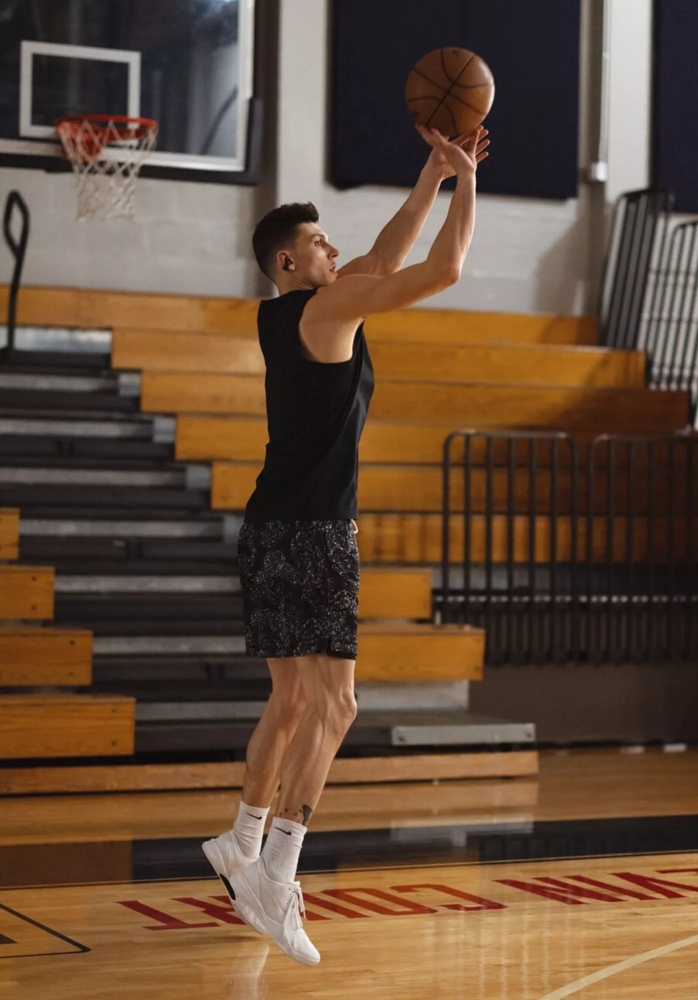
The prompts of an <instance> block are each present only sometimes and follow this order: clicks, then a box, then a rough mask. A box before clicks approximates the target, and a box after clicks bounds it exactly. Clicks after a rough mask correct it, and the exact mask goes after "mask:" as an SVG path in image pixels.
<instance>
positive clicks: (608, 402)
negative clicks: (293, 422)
mask: <svg viewBox="0 0 698 1000" xmlns="http://www.w3.org/2000/svg"><path fill="white" fill-rule="evenodd" d="M688 403H689V397H688V393H686V392H683V391H680V392H679V391H676V392H653V391H651V390H649V389H598V388H586V387H585V388H551V387H537V386H503V385H463V384H458V383H451V382H448V383H439V382H415V381H397V380H394V381H391V380H389V381H383V382H379V383H378V384H377V386H376V391H375V394H374V397H373V401H372V403H371V415H372V417H373V419H375V420H387V421H398V420H403V419H404V420H410V421H411V422H419V421H435V422H439V423H442V424H444V423H450V424H451V426H452V427H478V428H483V427H491V428H495V427H498V428H504V427H511V428H522V427H537V428H549V429H555V430H569V431H580V430H581V431H585V432H587V433H588V432H590V431H594V430H598V432H599V433H623V432H628V433H636V434H640V433H645V432H648V433H656V434H661V433H673V432H674V431H676V430H677V429H678V428H681V427H683V426H685V424H686V420H687V415H688ZM141 409H142V410H143V411H144V412H150V413H175V414H178V413H212V414H213V413H218V414H241V415H243V414H245V415H253V416H254V415H257V416H263V415H264V413H265V398H264V380H263V378H262V377H261V376H257V375H215V374H189V373H171V372H144V373H143V376H142V384H141Z"/></svg>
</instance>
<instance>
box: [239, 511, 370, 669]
mask: <svg viewBox="0 0 698 1000" xmlns="http://www.w3.org/2000/svg"><path fill="white" fill-rule="evenodd" d="M238 559H239V570H240V581H241V584H242V604H243V613H244V617H245V642H246V647H247V655H248V656H263V657H265V658H269V657H287V656H310V655H312V654H313V653H325V654H327V655H329V656H336V657H340V658H341V659H345V660H355V659H356V617H357V609H358V598H359V547H358V545H357V542H356V535H355V527H354V522H353V521H267V522H265V523H263V524H252V523H251V522H248V521H245V522H244V524H243V525H242V528H241V529H240V537H239V540H238Z"/></svg>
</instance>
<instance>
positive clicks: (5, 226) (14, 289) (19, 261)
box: [2, 191, 30, 352]
mask: <svg viewBox="0 0 698 1000" xmlns="http://www.w3.org/2000/svg"><path fill="white" fill-rule="evenodd" d="M15 209H17V210H18V211H19V215H20V218H21V226H20V230H19V238H18V239H15V236H14V234H13V232H12V221H13V220H12V216H13V213H14V211H15ZM29 229H30V214H29V206H28V205H27V203H26V201H25V200H24V198H23V197H22V195H21V194H20V193H19V191H10V193H9V194H8V196H7V201H6V202H5V214H4V217H3V222H2V231H3V236H4V237H5V243H7V246H8V247H9V249H10V253H11V254H12V256H13V257H14V259H15V266H14V270H13V272H12V281H11V282H10V295H9V300H8V304H7V347H8V350H9V351H10V352H12V351H13V350H14V346H15V329H16V327H17V293H18V292H19V286H20V282H21V280H22V269H23V267H24V257H25V255H26V252H27V244H28V242H29Z"/></svg>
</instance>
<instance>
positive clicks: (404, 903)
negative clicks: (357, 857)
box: [324, 887, 438, 917]
mask: <svg viewBox="0 0 698 1000" xmlns="http://www.w3.org/2000/svg"><path fill="white" fill-rule="evenodd" d="M360 892H363V893H365V894H366V895H367V896H375V897H376V898H377V899H382V900H384V901H385V902H387V903H395V904H396V905H397V906H398V907H400V909H398V910H390V909H388V908H387V907H386V906H381V904H380V903H374V902H373V901H372V900H369V899H361V898H360V897H358V898H357V896H358V893H360ZM324 893H325V895H327V896H332V897H333V898H334V899H341V900H343V901H344V902H345V903H352V904H353V905H354V906H360V907H362V908H363V909H364V910H371V911H372V912H373V913H380V914H381V916H384V917H404V916H408V915H410V914H414V913H422V914H423V913H437V912H438V911H437V910H433V909H432V908H431V907H430V906H422V904H421V903H415V902H414V901H413V900H408V899H400V898H399V897H398V896H393V895H391V894H390V893H389V892H384V891H383V890H382V889H367V888H364V887H361V888H358V889H325V890H324Z"/></svg>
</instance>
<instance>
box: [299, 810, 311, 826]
mask: <svg viewBox="0 0 698 1000" xmlns="http://www.w3.org/2000/svg"><path fill="white" fill-rule="evenodd" d="M301 809H302V810H303V826H307V825H308V823H309V822H310V817H311V816H312V815H313V810H312V809H311V808H310V806H301Z"/></svg>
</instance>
